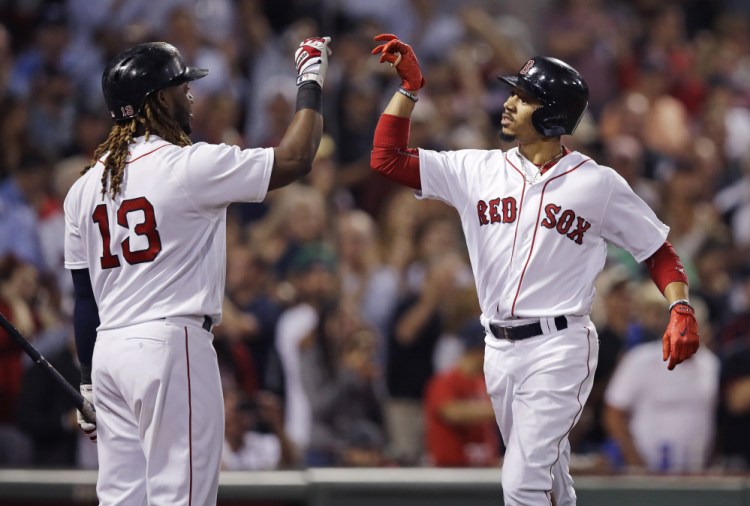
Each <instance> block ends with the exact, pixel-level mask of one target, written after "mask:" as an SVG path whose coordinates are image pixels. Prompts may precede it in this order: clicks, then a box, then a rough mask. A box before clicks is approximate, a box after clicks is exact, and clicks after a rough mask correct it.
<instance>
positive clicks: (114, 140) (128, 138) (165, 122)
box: [81, 94, 192, 198]
mask: <svg viewBox="0 0 750 506" xmlns="http://www.w3.org/2000/svg"><path fill="white" fill-rule="evenodd" d="M155 95H156V94H152V95H149V96H148V97H147V98H146V101H145V102H144V104H143V109H142V110H141V112H140V113H139V114H138V115H137V116H136V117H135V118H133V119H131V120H128V121H126V122H122V123H115V124H114V126H113V127H112V129H111V130H110V131H109V135H108V136H107V140H105V141H104V142H103V143H101V144H100V145H99V147H98V148H96V151H95V152H94V156H93V158H92V159H91V161H90V162H89V164H88V165H87V166H86V167H85V168H84V169H83V171H82V172H81V174H85V173H86V172H88V171H89V169H91V168H92V167H93V166H94V165H96V164H97V162H99V161H100V160H101V159H102V157H103V156H104V155H105V154H107V153H109V154H108V155H107V157H106V159H104V160H103V161H102V163H103V164H104V172H103V173H102V197H104V195H106V194H107V187H108V186H109V193H110V195H111V196H112V198H114V197H115V196H116V195H117V194H118V193H120V188H121V187H122V179H123V176H124V175H125V165H126V163H127V159H128V154H129V153H128V147H129V146H130V144H133V143H134V142H135V138H136V137H137V135H136V132H143V134H142V135H145V136H146V140H148V138H149V136H150V135H151V134H153V135H158V136H159V137H161V138H162V139H164V140H165V141H167V142H170V143H172V144H176V145H177V146H190V145H191V144H192V141H191V140H190V138H189V137H188V136H187V134H186V133H185V132H184V131H183V130H182V128H180V125H179V124H178V123H177V121H175V120H174V119H173V118H172V117H171V116H169V113H168V112H167V109H166V107H164V106H163V105H162V104H161V103H159V101H158V100H157V99H156V97H155ZM139 135H140V134H139ZM108 183H109V184H108Z"/></svg>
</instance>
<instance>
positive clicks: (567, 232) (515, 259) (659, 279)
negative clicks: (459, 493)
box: [371, 34, 698, 506]
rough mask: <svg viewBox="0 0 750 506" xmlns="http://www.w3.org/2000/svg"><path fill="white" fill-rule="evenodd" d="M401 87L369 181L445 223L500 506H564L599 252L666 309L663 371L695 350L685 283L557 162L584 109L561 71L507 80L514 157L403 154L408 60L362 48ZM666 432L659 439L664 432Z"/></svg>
mask: <svg viewBox="0 0 750 506" xmlns="http://www.w3.org/2000/svg"><path fill="white" fill-rule="evenodd" d="M375 39H376V40H378V41H380V42H382V44H381V45H379V46H377V47H376V48H375V49H374V50H373V54H380V61H381V62H387V63H390V64H391V65H393V66H394V67H395V69H396V71H397V72H398V74H399V76H400V78H401V80H402V83H401V87H400V88H399V89H398V92H397V93H396V94H395V95H394V96H393V98H392V99H391V101H390V103H389V104H388V106H387V107H386V109H385V111H384V113H383V114H382V116H381V118H380V121H379V122H378V126H377V128H376V131H375V137H374V141H373V150H372V157H371V166H372V168H373V170H375V171H378V172H380V173H382V174H384V175H385V176H386V177H389V178H390V179H392V180H394V181H397V182H399V183H401V184H404V185H406V186H410V187H411V188H414V189H415V190H417V192H418V196H419V197H420V198H433V199H439V200H442V201H444V202H447V203H448V204H450V205H452V206H453V207H455V208H456V210H457V211H458V213H459V215H460V218H461V223H462V226H463V231H464V235H465V237H466V242H467V246H468V253H469V257H470V260H471V264H472V269H473V271H474V276H475V281H476V286H477V291H478V294H479V301H480V305H481V309H482V316H481V321H482V324H483V325H484V327H485V329H486V332H487V333H486V338H485V342H486V349H485V366H484V371H485V377H486V383H487V390H488V393H489V395H490V398H491V399H492V404H493V407H494V410H495V415H496V419H497V423H498V426H499V428H500V431H501V433H502V436H503V440H504V442H505V445H506V453H505V459H504V464H503V472H502V484H503V495H504V499H505V504H506V506H536V505H550V504H556V505H557V506H563V505H564V506H569V505H574V504H575V502H576V496H575V491H574V490H573V481H572V479H571V477H570V473H569V459H570V444H569V442H568V434H569V433H570V431H571V429H572V428H573V426H574V425H575V423H576V422H577V421H578V418H579V417H580V415H581V411H582V409H583V405H584V403H585V402H586V399H587V397H588V395H589V393H590V391H591V386H592V383H593V379H594V370H595V368H596V364H597V353H598V338H597V333H596V329H595V328H594V326H593V324H592V323H591V320H590V319H589V313H590V311H591V306H592V300H593V298H594V280H595V278H596V277H597V275H598V274H599V272H600V271H601V269H602V268H603V266H604V261H605V257H606V247H607V246H606V242H610V243H612V244H614V245H616V246H619V247H621V248H624V249H625V250H627V251H628V252H630V253H631V254H632V255H633V257H634V258H635V259H636V260H637V261H639V262H642V261H645V262H647V266H648V268H649V271H650V273H651V276H652V278H653V279H654V281H655V283H656V284H657V286H658V287H659V288H660V289H661V291H662V293H663V294H664V296H665V297H666V298H667V299H668V300H669V302H670V320H669V325H668V328H667V331H666V332H665V334H664V338H663V357H662V358H663V359H664V360H669V364H668V368H669V369H673V368H674V367H675V366H676V365H677V364H679V363H680V362H682V361H684V360H686V359H687V358H688V357H690V356H691V355H692V354H693V353H695V351H696V350H697V349H698V329H697V324H696V322H695V318H694V315H693V310H692V307H691V306H690V304H689V301H688V287H687V278H686V276H685V272H684V270H683V268H682V266H681V264H680V260H679V258H678V257H677V255H676V253H675V252H674V249H673V248H672V247H671V245H670V244H669V242H667V240H666V238H667V233H668V231H669V228H668V227H667V226H666V225H664V224H663V223H661V222H660V221H659V219H658V218H657V217H656V216H655V214H654V213H653V212H652V210H651V209H650V208H649V207H648V206H647V205H646V204H645V203H644V202H643V201H642V200H641V199H640V198H639V197H638V196H636V195H635V193H633V192H632V191H631V189H630V188H629V187H628V185H627V183H626V182H625V180H624V179H623V178H622V177H620V176H619V175H618V174H617V173H616V172H615V171H614V170H612V169H611V168H609V167H603V166H601V165H598V164H597V163H596V162H594V161H593V160H591V159H590V158H589V157H587V156H585V155H583V154H581V153H578V152H572V151H569V150H568V149H567V148H566V147H565V146H564V145H563V144H562V143H561V136H562V135H565V134H571V133H572V132H573V130H574V129H575V127H576V126H577V124H578V122H579V120H580V118H581V116H582V115H583V112H584V110H585V109H586V106H587V103H588V88H587V86H586V83H585V82H584V80H583V79H582V78H581V76H580V75H579V74H578V72H577V71H576V70H575V69H573V68H572V67H570V66H568V65H567V64H565V63H564V62H562V61H560V60H556V59H554V58H548V57H535V58H532V59H530V60H529V61H528V62H527V63H526V64H525V65H524V66H523V68H522V69H521V70H520V71H519V72H518V74H517V75H515V76H507V77H500V79H501V80H502V81H504V82H505V83H507V84H509V85H510V86H511V89H512V92H511V94H510V97H509V98H508V99H507V101H506V102H505V104H504V114H503V116H502V121H501V130H500V135H501V138H503V139H504V140H507V141H511V140H514V141H516V142H517V144H518V147H516V148H514V149H511V150H509V151H507V152H503V151H501V150H476V149H471V150H461V151H453V152H435V151H429V150H424V149H416V148H410V147H408V140H409V128H410V124H409V118H410V115H411V112H412V110H413V108H414V106H415V103H416V102H417V100H418V92H419V90H420V89H421V88H422V87H423V86H424V84H425V80H424V78H423V77H422V73H421V70H420V68H419V63H418V61H417V58H416V56H415V55H414V52H413V50H412V48H411V47H410V46H409V45H408V44H405V43H403V42H401V41H400V40H398V38H396V37H395V36H394V35H390V34H383V35H379V36H377V37H376V38H375ZM664 430H668V428H664Z"/></svg>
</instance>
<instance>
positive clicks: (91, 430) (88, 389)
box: [76, 385, 96, 443]
mask: <svg viewBox="0 0 750 506" xmlns="http://www.w3.org/2000/svg"><path fill="white" fill-rule="evenodd" d="M80 390H81V395H83V398H84V399H86V400H87V401H89V402H91V403H93V402H94V387H93V386H91V385H81V388H80ZM76 418H77V419H78V426H79V427H80V428H81V430H82V431H83V432H84V433H85V434H86V435H87V436H88V437H89V439H90V440H91V441H93V442H94V443H96V424H95V423H91V422H87V421H86V419H85V418H83V413H81V412H80V411H79V410H76Z"/></svg>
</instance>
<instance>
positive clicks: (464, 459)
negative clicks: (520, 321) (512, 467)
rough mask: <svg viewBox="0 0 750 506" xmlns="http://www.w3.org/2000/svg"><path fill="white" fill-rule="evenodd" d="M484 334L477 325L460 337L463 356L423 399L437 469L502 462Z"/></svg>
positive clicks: (429, 449) (432, 384) (431, 458)
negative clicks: (486, 371)
mask: <svg viewBox="0 0 750 506" xmlns="http://www.w3.org/2000/svg"><path fill="white" fill-rule="evenodd" d="M484 336H485V332H484V329H483V328H482V326H481V325H480V324H479V323H478V322H477V323H476V324H471V325H469V326H467V328H466V329H464V331H463V332H462V333H461V336H460V337H461V339H462V341H463V344H464V352H463V354H462V355H461V357H460V358H459V359H458V361H457V362H456V364H455V365H454V366H453V367H452V368H450V369H448V370H446V371H444V372H441V373H437V374H436V375H435V376H433V377H432V378H431V379H430V381H429V382H428V384H427V388H426V395H425V401H424V409H425V424H426V445H427V456H428V459H429V461H430V463H431V464H432V465H434V466H437V467H477V466H491V465H496V464H498V461H499V454H500V447H499V439H498V433H497V427H496V426H495V413H494V412H493V410H492V403H491V402H490V398H489V396H488V395H487V388H486V386H485V383H484V372H483V364H484Z"/></svg>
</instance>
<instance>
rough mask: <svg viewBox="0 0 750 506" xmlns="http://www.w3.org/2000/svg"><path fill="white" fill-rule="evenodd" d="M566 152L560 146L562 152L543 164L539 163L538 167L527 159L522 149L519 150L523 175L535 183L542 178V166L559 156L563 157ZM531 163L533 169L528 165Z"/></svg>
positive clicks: (530, 182)
mask: <svg viewBox="0 0 750 506" xmlns="http://www.w3.org/2000/svg"><path fill="white" fill-rule="evenodd" d="M564 153H565V152H564V151H563V148H562V146H560V152H559V153H557V154H556V155H555V156H553V157H552V158H550V159H549V160H547V161H546V162H544V163H543V164H541V165H539V166H538V167H537V166H536V165H535V164H534V163H532V162H531V160H527V159H526V157H525V156H523V154H522V153H521V150H520V149H519V150H518V156H520V157H521V164H522V165H523V177H524V179H525V180H526V182H527V183H529V184H534V183H536V182H537V181H539V180H540V179H541V178H542V168H543V167H546V166H547V165H548V164H550V163H552V162H554V161H555V160H557V159H558V158H562V156H563V154H564ZM529 164H530V165H531V167H533V169H529V167H528V165H529ZM534 169H536V173H534Z"/></svg>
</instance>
